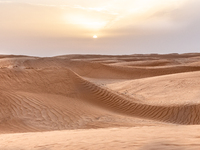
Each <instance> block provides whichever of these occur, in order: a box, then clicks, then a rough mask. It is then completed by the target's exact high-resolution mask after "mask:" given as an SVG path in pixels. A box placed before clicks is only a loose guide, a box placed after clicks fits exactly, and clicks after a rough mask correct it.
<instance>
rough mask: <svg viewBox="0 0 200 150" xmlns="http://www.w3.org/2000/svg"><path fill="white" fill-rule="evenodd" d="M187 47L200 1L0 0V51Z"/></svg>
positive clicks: (192, 45) (198, 30)
mask: <svg viewBox="0 0 200 150" xmlns="http://www.w3.org/2000/svg"><path fill="white" fill-rule="evenodd" d="M94 35H96V37H97V38H93V37H95V36H94ZM192 52H200V0H73V1H72V0H56V1H55V0H0V54H15V55H31V56H56V55H65V54H112V55H128V54H149V53H159V54H166V53H192Z"/></svg>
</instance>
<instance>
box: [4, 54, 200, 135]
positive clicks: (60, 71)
mask: <svg viewBox="0 0 200 150" xmlns="http://www.w3.org/2000/svg"><path fill="white" fill-rule="evenodd" d="M160 59H164V61H160ZM149 62H153V64H154V65H152V64H151V63H150V64H149V65H144V66H141V64H148V63H149ZM163 62H164V63H163ZM165 62H170V63H165ZM199 62H200V57H199V54H187V55H186V54H185V55H173V54H172V55H132V56H114V57H110V56H92V55H91V56H82V55H80V56H78V55H69V56H58V57H52V58H38V57H26V56H18V57H14V56H8V57H7V56H4V57H3V56H1V58H0V67H1V69H0V77H1V80H0V94H1V97H0V133H10V132H12V133H13V132H14V133H16V132H35V131H37V132H39V131H52V130H66V129H67V130H69V129H89V128H106V127H120V126H123V127H127V126H138V125H145V124H146V125H155V124H159V123H160V124H162V125H166V124H167V123H170V124H183V125H195V124H200V117H199V113H200V112H199V109H200V104H199V103H190V102H189V103H187V104H184V103H177V104H170V105H166V103H165V104H163V105H158V104H156V103H151V104H150V103H149V102H148V101H147V99H148V98H145V99H143V100H142V101H141V100H140V97H139V96H138V97H137V96H135V97H134V96H133V97H131V96H128V95H126V94H122V93H120V92H118V90H116V89H114V88H113V89H112V88H109V85H108V86H107V83H110V82H111V81H112V79H115V80H114V81H112V82H115V83H114V84H113V86H116V87H117V86H121V87H123V88H124V90H125V91H126V90H128V91H131V90H132V89H131V87H134V86H129V85H131V84H135V85H138V84H140V83H143V86H144V89H145V87H146V89H147V88H148V85H152V84H153V83H154V82H156V81H159V83H160V85H159V86H158V88H163V87H164V86H166V82H163V81H165V80H166V81H169V80H172V79H174V81H175V79H176V78H178V77H179V76H180V77H181V74H185V77H187V76H188V77H190V76H192V77H194V78H193V79H192V84H193V83H195V79H198V73H199V71H200V66H199V65H198V64H199ZM129 64H139V65H138V66H137V65H136V66H129ZM193 74H196V76H193ZM164 76H170V78H165V80H164ZM175 76H176V77H175ZM153 78H154V79H155V80H153ZM121 79H123V80H126V81H127V82H126V84H125V86H122V85H123V84H122V83H121ZM183 79H184V78H183ZM129 81H130V83H129ZM143 81H144V82H143ZM146 81H152V82H146ZM102 83H103V84H102ZM182 86H186V85H184V84H183V85H182ZM135 88H136V89H137V87H135ZM184 90H186V88H185V89H184ZM190 90H191V91H192V90H193V91H194V89H192V87H190ZM133 91H134V90H133ZM150 91H151V90H150ZM145 92H146V95H148V91H145V90H143V93H145ZM193 93H195V94H197V95H198V92H197V91H195V92H193ZM133 94H134V93H133ZM158 94H160V95H161V97H162V95H163V93H158ZM163 96H165V99H166V95H163ZM171 97H173V93H172V95H171ZM180 101H181V100H180ZM140 121H141V123H139V122H140Z"/></svg>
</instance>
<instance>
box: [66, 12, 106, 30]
mask: <svg viewBox="0 0 200 150" xmlns="http://www.w3.org/2000/svg"><path fill="white" fill-rule="evenodd" d="M66 22H67V23H70V24H74V25H77V26H79V28H86V29H91V30H99V29H101V28H103V27H104V26H105V25H106V23H107V22H106V21H103V20H101V19H98V18H95V17H93V16H92V15H91V16H86V15H82V14H71V15H68V16H67V17H66Z"/></svg>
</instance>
